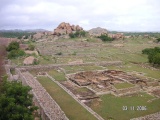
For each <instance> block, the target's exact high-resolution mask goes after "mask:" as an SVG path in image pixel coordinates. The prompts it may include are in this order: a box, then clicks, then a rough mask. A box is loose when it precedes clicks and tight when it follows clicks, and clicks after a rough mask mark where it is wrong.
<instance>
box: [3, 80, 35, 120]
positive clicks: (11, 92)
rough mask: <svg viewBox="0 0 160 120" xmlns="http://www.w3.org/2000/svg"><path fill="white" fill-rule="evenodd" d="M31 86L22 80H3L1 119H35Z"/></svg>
mask: <svg viewBox="0 0 160 120" xmlns="http://www.w3.org/2000/svg"><path fill="white" fill-rule="evenodd" d="M30 90H31V88H30V87H29V86H23V85H22V83H21V82H17V81H14V82H8V81H4V82H3V87H2V90H1V96H0V120H34V117H33V111H34V110H37V109H38V108H37V107H36V106H34V105H33V103H32V98H33V96H32V95H31V94H29V91H30Z"/></svg>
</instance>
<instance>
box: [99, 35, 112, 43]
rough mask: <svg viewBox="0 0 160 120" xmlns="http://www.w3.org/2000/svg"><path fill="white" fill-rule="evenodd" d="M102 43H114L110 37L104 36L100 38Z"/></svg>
mask: <svg viewBox="0 0 160 120" xmlns="http://www.w3.org/2000/svg"><path fill="white" fill-rule="evenodd" d="M98 38H100V39H101V40H102V41H104V42H105V41H113V39H112V38H110V37H108V35H105V34H102V35H101V36H98Z"/></svg>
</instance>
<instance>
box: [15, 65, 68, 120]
mask: <svg viewBox="0 0 160 120" xmlns="http://www.w3.org/2000/svg"><path fill="white" fill-rule="evenodd" d="M16 73H17V74H18V75H19V78H20V79H21V80H22V84H23V85H29V86H30V87H31V88H32V90H31V93H32V94H33V96H34V97H33V102H34V103H35V105H37V106H38V107H39V110H38V112H39V113H40V115H41V118H42V119H43V120H69V119H68V118H67V117H66V115H65V114H64V112H63V111H62V110H61V108H60V107H59V105H58V104H57V103H56V102H55V101H54V100H53V99H52V97H51V96H50V95H49V94H48V93H47V91H46V90H45V89H44V88H43V87H42V85H41V84H40V83H39V82H38V81H37V80H36V79H35V78H34V77H33V76H32V75H31V74H30V73H29V72H21V71H20V70H19V69H18V68H16Z"/></svg>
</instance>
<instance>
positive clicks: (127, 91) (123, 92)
mask: <svg viewBox="0 0 160 120" xmlns="http://www.w3.org/2000/svg"><path fill="white" fill-rule="evenodd" d="M140 90H141V88H140V87H139V86H135V87H131V88H125V89H119V90H117V89H116V94H117V95H118V96H126V95H130V94H135V93H137V92H139V91H140Z"/></svg>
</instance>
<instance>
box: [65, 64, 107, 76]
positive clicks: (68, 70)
mask: <svg viewBox="0 0 160 120" xmlns="http://www.w3.org/2000/svg"><path fill="white" fill-rule="evenodd" d="M63 68H64V69H65V71H66V73H67V74H69V73H75V72H78V71H90V70H104V69H105V68H103V67H101V66H71V67H70V66H65V67H63Z"/></svg>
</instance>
